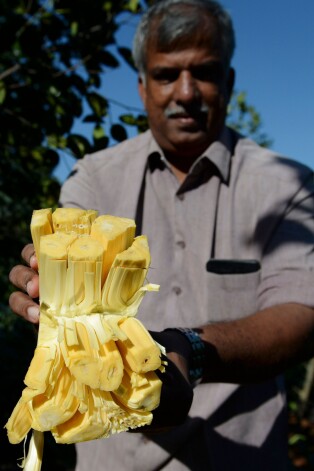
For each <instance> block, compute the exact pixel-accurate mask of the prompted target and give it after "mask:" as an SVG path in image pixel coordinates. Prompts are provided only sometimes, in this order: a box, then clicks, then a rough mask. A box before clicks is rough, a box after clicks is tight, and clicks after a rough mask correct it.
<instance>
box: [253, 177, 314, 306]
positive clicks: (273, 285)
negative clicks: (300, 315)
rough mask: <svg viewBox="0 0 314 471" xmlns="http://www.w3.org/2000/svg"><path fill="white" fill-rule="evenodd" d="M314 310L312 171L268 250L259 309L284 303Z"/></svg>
mask: <svg viewBox="0 0 314 471" xmlns="http://www.w3.org/2000/svg"><path fill="white" fill-rule="evenodd" d="M288 302H294V303H301V304H304V305H307V306H310V307H314V178H313V172H309V174H308V175H307V178H306V179H305V181H304V182H303V184H302V186H301V187H300V188H299V189H298V190H297V191H296V192H295V194H294V196H293V197H292V198H291V200H290V201H289V203H288V205H287V206H286V209H285V211H284V214H283V215H282V216H281V217H280V218H279V219H278V221H277V224H276V226H275V227H274V230H273V232H272V235H271V237H270V238H269V241H268V244H267V245H266V247H265V250H264V255H263V261H262V280H261V284H260V289H259V306H258V307H259V309H263V308H266V307H270V306H273V305H276V304H282V303H288Z"/></svg>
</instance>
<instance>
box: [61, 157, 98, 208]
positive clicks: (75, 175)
mask: <svg viewBox="0 0 314 471" xmlns="http://www.w3.org/2000/svg"><path fill="white" fill-rule="evenodd" d="M92 174H93V162H92V159H91V158H90V156H88V155H87V156H85V157H84V158H83V159H81V160H78V161H77V162H76V163H75V165H74V166H73V169H72V171H71V173H70V175H69V176H68V178H67V180H66V181H65V182H64V184H63V185H62V188H61V193H60V198H59V204H60V206H64V207H71V208H83V209H96V198H95V190H94V187H95V183H93V181H92Z"/></svg>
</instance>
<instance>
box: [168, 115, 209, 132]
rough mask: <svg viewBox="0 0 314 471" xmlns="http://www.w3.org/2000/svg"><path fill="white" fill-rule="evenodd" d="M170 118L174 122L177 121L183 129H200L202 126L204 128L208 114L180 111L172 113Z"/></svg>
mask: <svg viewBox="0 0 314 471" xmlns="http://www.w3.org/2000/svg"><path fill="white" fill-rule="evenodd" d="M168 118H169V119H170V120H172V121H174V122H176V123H177V124H178V125H179V126H180V127H182V129H186V130H192V131H193V130H199V129H200V128H204V125H205V122H206V114H205V113H202V112H197V113H187V112H179V113H171V115H170V116H168Z"/></svg>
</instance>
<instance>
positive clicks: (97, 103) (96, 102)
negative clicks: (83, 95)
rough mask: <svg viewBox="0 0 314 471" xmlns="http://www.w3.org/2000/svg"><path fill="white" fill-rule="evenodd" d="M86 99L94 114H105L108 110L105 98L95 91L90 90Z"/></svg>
mask: <svg viewBox="0 0 314 471" xmlns="http://www.w3.org/2000/svg"><path fill="white" fill-rule="evenodd" d="M87 101H88V104H89V106H90V107H91V109H92V110H93V112H94V114H95V115H96V116H98V117H102V116H106V114H107V110H108V102H107V100H106V98H104V97H103V96H101V95H99V94H98V93H96V92H92V93H89V94H88V95H87Z"/></svg>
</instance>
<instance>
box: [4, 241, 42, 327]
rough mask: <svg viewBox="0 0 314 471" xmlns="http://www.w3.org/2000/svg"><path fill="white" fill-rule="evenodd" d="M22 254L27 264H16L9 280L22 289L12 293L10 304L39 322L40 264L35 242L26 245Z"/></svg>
mask: <svg viewBox="0 0 314 471" xmlns="http://www.w3.org/2000/svg"><path fill="white" fill-rule="evenodd" d="M21 255H22V258H23V259H24V260H25V262H26V264H27V266H25V265H16V266H15V267H13V268H12V270H11V271H10V274H9V280H10V281H11V283H12V284H13V285H14V286H15V287H16V288H18V289H19V290H21V291H15V292H14V293H12V294H11V296H10V299H9V305H10V308H11V309H12V311H13V312H15V313H16V314H18V315H19V316H21V317H24V319H26V320H27V321H29V322H32V323H33V324H37V323H38V321H39V305H38V303H36V301H35V300H36V299H37V298H38V296H39V285H38V264H37V258H36V256H35V253H34V246H33V244H28V245H26V246H25V247H24V248H23V250H22V254H21Z"/></svg>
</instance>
